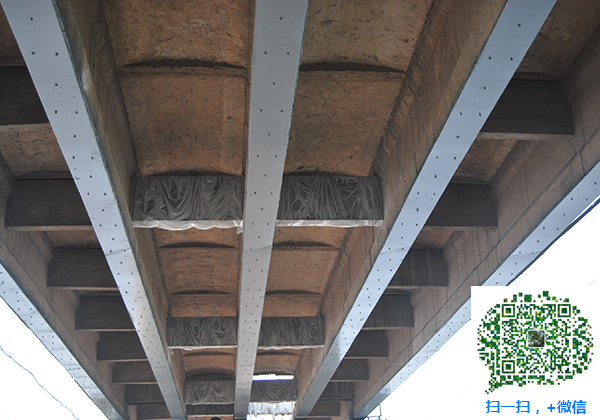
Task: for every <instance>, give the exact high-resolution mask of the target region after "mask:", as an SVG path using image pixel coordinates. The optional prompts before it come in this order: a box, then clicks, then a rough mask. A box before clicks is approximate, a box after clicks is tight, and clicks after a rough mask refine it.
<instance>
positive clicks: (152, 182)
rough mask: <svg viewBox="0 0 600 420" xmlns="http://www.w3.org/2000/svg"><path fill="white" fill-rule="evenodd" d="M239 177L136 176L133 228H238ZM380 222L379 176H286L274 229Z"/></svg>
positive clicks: (240, 195)
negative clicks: (277, 227)
mask: <svg viewBox="0 0 600 420" xmlns="http://www.w3.org/2000/svg"><path fill="white" fill-rule="evenodd" d="M243 183H244V179H243V177H235V176H212V175H211V176H180V177H176V176H153V177H142V178H138V179H137V180H136V182H135V186H134V190H133V193H132V203H131V208H132V218H133V223H134V226H135V227H138V228H152V227H159V228H165V229H173V228H177V229H187V228H190V227H197V228H209V227H215V226H219V227H234V226H240V225H241V220H242V208H243V204H244V190H243ZM382 219H383V200H382V193H381V182H380V180H379V178H377V177H349V176H321V175H319V176H297V175H286V176H284V177H283V182H282V185H281V192H280V199H279V206H278V211H277V222H276V223H277V226H298V225H299V224H300V225H304V226H331V225H332V224H333V225H339V226H345V227H352V226H365V225H379V224H381V221H382Z"/></svg>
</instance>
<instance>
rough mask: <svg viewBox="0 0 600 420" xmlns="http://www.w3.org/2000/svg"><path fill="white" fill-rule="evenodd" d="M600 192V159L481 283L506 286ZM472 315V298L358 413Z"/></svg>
mask: <svg viewBox="0 0 600 420" xmlns="http://www.w3.org/2000/svg"><path fill="white" fill-rule="evenodd" d="M598 196H600V163H597V164H596V166H594V168H593V169H592V170H591V171H590V172H589V173H588V174H587V175H586V176H585V177H584V178H583V179H582V180H581V181H580V182H579V184H577V186H576V187H575V188H573V190H571V192H570V193H569V194H568V195H566V196H565V197H564V198H563V199H562V201H561V202H560V203H559V204H558V205H557V206H556V207H555V208H554V209H553V210H552V211H551V212H550V213H549V214H548V215H546V217H545V218H544V219H543V220H542V221H541V222H540V224H539V225H538V226H537V227H536V228H535V229H534V230H533V231H532V232H531V234H530V235H529V236H528V237H527V239H525V240H524V241H523V242H522V243H521V245H519V246H518V247H517V249H515V250H514V252H513V253H512V254H511V255H510V256H509V257H508V258H507V259H506V260H505V261H504V262H503V263H502V264H501V265H500V267H498V268H497V269H496V271H494V273H493V274H492V275H491V276H490V277H489V278H488V279H487V280H486V281H484V282H483V283H482V286H507V285H508V284H509V283H511V282H512V281H513V280H515V279H516V278H517V277H518V276H519V275H520V274H521V273H522V272H523V271H524V270H525V269H526V268H527V267H529V265H530V264H531V263H533V262H534V261H535V260H536V259H537V258H538V257H539V256H540V255H541V254H542V253H543V252H544V251H545V250H546V248H548V247H549V246H550V245H552V243H553V242H554V241H555V240H556V239H558V238H559V237H560V236H562V234H563V233H565V231H566V230H567V229H568V228H569V227H570V226H571V224H572V222H573V221H574V220H575V219H576V218H577V217H578V216H579V215H580V214H581V213H582V212H583V211H585V210H586V209H587V208H588V207H589V206H590V204H591V203H593V202H594V200H595V199H596V198H597V197H598ZM470 319H471V298H469V299H468V300H467V301H466V302H465V303H464V304H463V305H462V306H461V307H460V308H459V309H458V310H457V311H456V312H455V313H454V314H453V315H452V316H451V317H450V319H449V320H448V321H447V322H446V324H444V326H443V327H442V328H440V330H439V331H438V332H437V333H436V334H435V335H434V336H433V337H431V339H430V340H429V341H428V342H427V344H425V345H424V346H423V347H422V348H421V349H420V350H419V351H418V352H417V354H415V355H414V356H413V357H412V358H411V359H410V360H409V362H408V363H407V364H406V365H405V366H404V367H403V368H402V369H401V370H400V371H399V372H398V373H397V374H396V375H395V376H394V377H393V378H392V379H391V380H390V381H389V382H388V383H387V384H386V385H385V386H384V387H383V388H382V389H381V390H380V391H379V393H377V394H376V395H375V396H374V397H373V398H372V399H371V400H370V401H369V402H368V403H367V404H366V405H365V406H364V407H363V408H362V409H361V410H360V411H359V413H358V414H357V415H356V416H355V417H356V418H363V417H366V416H368V415H369V414H370V413H371V412H372V411H373V410H374V409H375V408H377V406H378V405H379V404H381V403H382V402H383V400H385V399H386V398H387V397H388V396H389V395H390V394H392V392H394V391H395V390H396V389H397V388H398V387H399V386H400V385H402V383H403V382H404V381H405V380H406V379H408V377H409V376H410V375H411V374H412V373H413V372H415V371H416V370H417V369H418V368H419V367H420V366H421V365H422V364H423V363H425V362H426V361H427V360H428V359H429V358H430V357H431V356H432V355H433V354H434V353H435V352H436V351H437V350H438V349H439V348H440V347H442V346H443V345H444V344H445V343H446V342H447V341H448V340H450V338H451V337H452V336H453V335H454V333H456V331H458V330H459V329H460V328H461V327H462V326H463V325H464V324H466V323H467V321H469V320H470Z"/></svg>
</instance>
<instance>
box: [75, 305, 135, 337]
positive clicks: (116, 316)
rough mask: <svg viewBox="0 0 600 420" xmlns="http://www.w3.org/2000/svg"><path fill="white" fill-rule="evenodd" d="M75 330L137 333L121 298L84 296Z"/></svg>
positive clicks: (76, 318) (76, 316) (78, 310)
mask: <svg viewBox="0 0 600 420" xmlns="http://www.w3.org/2000/svg"><path fill="white" fill-rule="evenodd" d="M75 328H76V329H78V330H92V331H135V328H134V326H133V323H132V322H131V318H129V313H128V312H127V308H126V307H125V304H123V299H121V297H120V296H82V297H81V300H80V301H79V307H78V308H77V312H76V313H75Z"/></svg>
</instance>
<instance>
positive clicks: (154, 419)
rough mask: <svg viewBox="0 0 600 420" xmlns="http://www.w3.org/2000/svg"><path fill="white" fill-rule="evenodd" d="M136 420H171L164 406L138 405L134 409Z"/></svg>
mask: <svg viewBox="0 0 600 420" xmlns="http://www.w3.org/2000/svg"><path fill="white" fill-rule="evenodd" d="M136 418H137V420H171V414H170V413H169V409H168V408H167V405H166V404H160V403H159V404H140V405H138V406H137V409H136Z"/></svg>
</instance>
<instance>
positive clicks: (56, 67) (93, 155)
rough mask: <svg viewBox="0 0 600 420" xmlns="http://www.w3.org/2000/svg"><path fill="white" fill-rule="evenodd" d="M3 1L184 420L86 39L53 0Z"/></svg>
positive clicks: (176, 414)
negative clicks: (110, 150)
mask: <svg viewBox="0 0 600 420" xmlns="http://www.w3.org/2000/svg"><path fill="white" fill-rule="evenodd" d="M64 5H65V6H66V7H68V5H67V4H66V3H65V4H64ZM2 6H3V8H4V12H5V14H6V16H7V18H8V20H9V23H10V26H11V28H12V30H13V32H14V34H15V38H16V39H17V42H18V44H19V47H20V49H21V52H22V53H23V56H24V58H25V61H26V63H27V67H28V68H29V71H30V73H31V76H32V79H33V81H34V84H35V86H36V89H37V91H38V94H39V96H40V99H41V101H42V104H43V106H44V109H45V110H46V114H47V115H48V119H49V120H50V124H51V125H52V129H53V131H54V134H55V135H56V138H57V140H58V143H59V146H60V148H61V150H62V152H63V154H64V155H65V158H66V161H67V163H68V165H69V169H70V171H71V174H72V175H73V178H74V179H75V182H76V184H77V189H78V190H79V193H80V194H81V196H82V198H83V201H84V205H85V207H86V209H87V211H88V214H89V216H90V219H91V222H92V225H93V227H94V230H95V232H96V235H97V237H98V240H99V241H100V244H101V246H102V249H103V251H104V253H105V255H106V258H107V262H108V264H109V266H110V268H111V271H112V273H113V275H114V277H115V281H116V283H117V286H118V287H119V290H120V291H121V294H122V296H123V300H124V302H125V306H126V307H127V310H128V312H129V315H130V317H131V319H132V321H133V324H134V326H135V328H136V330H137V331H138V334H139V336H140V341H141V343H142V346H143V347H144V349H145V351H146V354H147V355H148V359H149V361H150V365H151V366H152V369H153V371H154V374H155V376H156V379H157V382H158V384H159V386H160V389H161V392H162V393H163V396H164V398H165V402H166V404H167V406H168V408H169V412H170V414H171V416H172V418H173V419H175V420H183V419H184V418H185V414H184V407H183V403H182V399H181V397H180V395H179V393H178V390H177V386H176V383H175V378H174V374H173V372H172V371H171V367H170V364H169V359H168V354H167V350H166V346H165V344H164V343H163V339H162V337H161V334H160V332H159V328H158V325H157V321H156V315H155V311H154V308H153V306H152V303H151V302H150V299H149V296H148V294H147V291H146V289H145V286H144V282H143V280H142V275H141V271H140V266H139V265H138V264H139V261H138V258H137V257H136V242H135V239H134V234H133V228H132V226H131V220H130V218H129V216H128V211H127V203H124V202H122V200H119V198H118V197H117V193H116V190H117V187H116V182H115V179H114V178H113V174H112V169H110V168H109V161H108V160H107V157H106V156H105V154H104V149H103V146H102V144H103V142H104V140H105V139H104V137H103V136H104V134H105V132H104V130H102V129H101V128H103V123H104V121H103V120H102V117H103V115H101V111H99V110H98V108H97V107H95V105H97V102H94V101H95V100H96V99H97V98H95V97H93V98H90V96H88V91H87V90H86V89H93V82H90V78H91V76H90V74H88V73H86V72H87V71H90V68H89V67H86V66H83V67H81V66H77V65H76V64H75V63H76V62H77V58H76V52H78V51H79V52H80V56H78V57H80V58H81V56H85V52H82V51H80V50H81V49H82V47H81V45H80V41H81V40H79V39H77V40H75V41H74V40H69V39H67V35H66V28H69V27H70V26H69V25H68V22H67V20H68V19H69V18H73V17H72V16H68V17H65V16H62V15H61V13H60V12H59V7H58V5H57V2H55V1H52V0H31V1H27V2H22V1H18V0H2ZM75 36H77V35H75ZM80 64H81V63H80ZM87 64H88V65H89V63H87ZM92 109H95V112H92Z"/></svg>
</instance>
